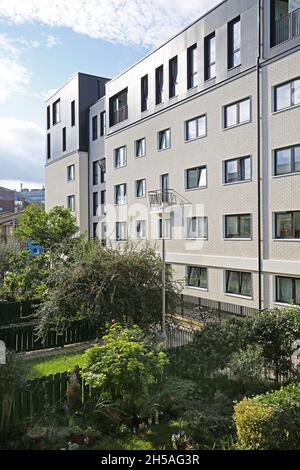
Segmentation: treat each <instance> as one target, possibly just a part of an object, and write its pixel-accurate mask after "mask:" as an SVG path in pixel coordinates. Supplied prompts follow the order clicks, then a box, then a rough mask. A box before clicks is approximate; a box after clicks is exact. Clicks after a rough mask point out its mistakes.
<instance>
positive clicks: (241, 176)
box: [224, 157, 251, 183]
mask: <svg viewBox="0 0 300 470" xmlns="http://www.w3.org/2000/svg"><path fill="white" fill-rule="evenodd" d="M224 170H225V178H224V179H225V183H237V182H238V181H249V180H250V179H251V158H250V157H241V158H233V159H231V160H226V161H225V163H224Z"/></svg>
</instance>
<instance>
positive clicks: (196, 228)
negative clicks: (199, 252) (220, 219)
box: [186, 217, 208, 240]
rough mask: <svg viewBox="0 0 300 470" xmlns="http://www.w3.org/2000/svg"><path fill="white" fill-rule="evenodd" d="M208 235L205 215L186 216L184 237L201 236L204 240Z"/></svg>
mask: <svg viewBox="0 0 300 470" xmlns="http://www.w3.org/2000/svg"><path fill="white" fill-rule="evenodd" d="M207 236H208V219H207V217H187V219H186V238H201V239H204V240H206V239H207Z"/></svg>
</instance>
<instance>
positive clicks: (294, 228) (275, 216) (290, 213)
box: [273, 210, 300, 241]
mask: <svg viewBox="0 0 300 470" xmlns="http://www.w3.org/2000/svg"><path fill="white" fill-rule="evenodd" d="M297 213H298V214H299V215H300V210H297V211H279V212H274V238H273V239H274V240H283V241H284V240H293V241H300V233H299V237H295V236H289V237H278V236H277V229H278V215H291V216H292V217H291V221H292V226H291V231H292V232H293V234H294V235H295V232H296V221H295V214H297Z"/></svg>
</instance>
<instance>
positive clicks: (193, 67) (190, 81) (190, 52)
mask: <svg viewBox="0 0 300 470" xmlns="http://www.w3.org/2000/svg"><path fill="white" fill-rule="evenodd" d="M197 52H198V45H197V43H195V44H193V45H192V46H190V47H188V49H187V89H188V90H191V89H192V88H195V87H196V86H198V57H197ZM194 54H195V55H194ZM194 59H195V62H196V64H195V63H194Z"/></svg>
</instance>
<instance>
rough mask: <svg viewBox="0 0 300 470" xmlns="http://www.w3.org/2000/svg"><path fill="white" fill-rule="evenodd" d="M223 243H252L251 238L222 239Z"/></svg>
mask: <svg viewBox="0 0 300 470" xmlns="http://www.w3.org/2000/svg"><path fill="white" fill-rule="evenodd" d="M223 240H224V242H228V241H234V242H236V241H240V242H252V241H253V239H252V238H223Z"/></svg>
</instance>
